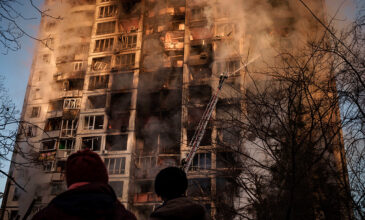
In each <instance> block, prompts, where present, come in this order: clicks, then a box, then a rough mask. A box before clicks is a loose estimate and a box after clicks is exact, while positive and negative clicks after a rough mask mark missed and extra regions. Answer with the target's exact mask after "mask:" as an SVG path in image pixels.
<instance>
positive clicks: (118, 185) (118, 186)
mask: <svg viewBox="0 0 365 220" xmlns="http://www.w3.org/2000/svg"><path fill="white" fill-rule="evenodd" d="M123 184H124V183H123V181H110V182H109V185H110V186H111V187H112V188H113V189H114V192H115V195H116V196H117V197H119V198H120V197H123Z"/></svg>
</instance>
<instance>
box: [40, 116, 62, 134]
mask: <svg viewBox="0 0 365 220" xmlns="http://www.w3.org/2000/svg"><path fill="white" fill-rule="evenodd" d="M60 128H61V118H49V119H47V122H46V126H45V127H44V131H46V132H47V131H56V130H60Z"/></svg>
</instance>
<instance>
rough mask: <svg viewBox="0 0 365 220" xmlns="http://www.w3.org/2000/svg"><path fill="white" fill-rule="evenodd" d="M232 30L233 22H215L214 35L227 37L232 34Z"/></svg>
mask: <svg viewBox="0 0 365 220" xmlns="http://www.w3.org/2000/svg"><path fill="white" fill-rule="evenodd" d="M234 30H235V24H233V23H224V24H217V26H216V31H215V35H216V36H219V37H228V36H231V35H233V32H234Z"/></svg>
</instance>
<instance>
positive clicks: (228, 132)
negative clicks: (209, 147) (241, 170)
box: [217, 126, 242, 148]
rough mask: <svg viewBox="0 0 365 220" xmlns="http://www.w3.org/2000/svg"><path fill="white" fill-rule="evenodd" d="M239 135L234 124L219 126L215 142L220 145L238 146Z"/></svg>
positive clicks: (239, 142)
mask: <svg viewBox="0 0 365 220" xmlns="http://www.w3.org/2000/svg"><path fill="white" fill-rule="evenodd" d="M241 135H242V134H241V133H240V130H239V128H236V127H234V126H230V127H225V128H220V129H219V130H218V140H217V143H218V145H221V146H222V147H230V148H239V147H240V144H241V141H240V140H241Z"/></svg>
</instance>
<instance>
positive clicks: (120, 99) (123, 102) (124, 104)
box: [110, 93, 132, 113]
mask: <svg viewBox="0 0 365 220" xmlns="http://www.w3.org/2000/svg"><path fill="white" fill-rule="evenodd" d="M131 98H132V94H131V93H112V95H111V98H110V108H111V111H112V112H113V113H117V112H118V113H120V112H128V111H129V109H130V106H131Z"/></svg>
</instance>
